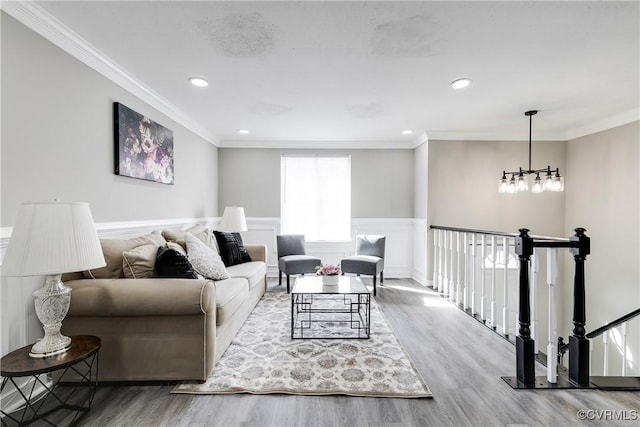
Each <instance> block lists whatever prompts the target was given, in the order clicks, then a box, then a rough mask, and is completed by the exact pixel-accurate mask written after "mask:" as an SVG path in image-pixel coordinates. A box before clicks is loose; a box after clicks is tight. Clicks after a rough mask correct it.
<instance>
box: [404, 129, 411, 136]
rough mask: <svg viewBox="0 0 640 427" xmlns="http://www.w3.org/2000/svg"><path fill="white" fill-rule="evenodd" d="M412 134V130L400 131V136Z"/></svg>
mask: <svg viewBox="0 0 640 427" xmlns="http://www.w3.org/2000/svg"><path fill="white" fill-rule="evenodd" d="M412 133H413V131H412V130H409V129H407V130H403V131H402V134H403V135H411V134H412Z"/></svg>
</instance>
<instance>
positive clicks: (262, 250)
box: [244, 244, 267, 264]
mask: <svg viewBox="0 0 640 427" xmlns="http://www.w3.org/2000/svg"><path fill="white" fill-rule="evenodd" d="M244 247H245V249H246V250H247V252H248V253H249V256H250V257H251V261H262V262H264V263H265V264H266V263H267V245H258V244H250V245H244Z"/></svg>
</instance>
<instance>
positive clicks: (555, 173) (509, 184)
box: [498, 110, 564, 194]
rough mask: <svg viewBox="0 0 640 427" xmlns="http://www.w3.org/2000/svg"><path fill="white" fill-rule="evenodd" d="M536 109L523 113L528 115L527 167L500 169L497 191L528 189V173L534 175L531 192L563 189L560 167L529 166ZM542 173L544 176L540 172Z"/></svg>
mask: <svg viewBox="0 0 640 427" xmlns="http://www.w3.org/2000/svg"><path fill="white" fill-rule="evenodd" d="M537 113H538V111H537V110H531V111H527V112H525V113H524V115H525V116H528V117H529V168H528V169H522V168H518V171H515V172H507V171H502V178H500V181H499V183H498V192H500V193H508V194H514V193H519V192H522V191H528V190H529V187H530V186H529V181H528V180H527V177H528V176H529V175H535V178H534V179H533V182H532V183H531V192H532V193H542V192H545V191H554V192H558V191H564V178H563V177H562V176H561V175H560V169H559V168H555V170H554V169H552V168H551V166H547V167H546V168H544V169H532V168H531V124H532V117H533V116H534V115H535V114H537ZM541 173H544V177H541V176H540V174H541ZM507 175H511V179H508V178H507Z"/></svg>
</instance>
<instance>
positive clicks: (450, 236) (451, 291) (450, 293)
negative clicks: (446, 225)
mask: <svg viewBox="0 0 640 427" xmlns="http://www.w3.org/2000/svg"><path fill="white" fill-rule="evenodd" d="M449 250H450V251H451V258H450V260H451V261H450V262H449V286H448V289H449V292H448V295H449V301H452V300H453V290H454V286H455V285H454V283H455V282H454V281H453V255H454V247H453V231H450V232H449Z"/></svg>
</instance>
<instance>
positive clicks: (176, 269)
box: [155, 246, 198, 279]
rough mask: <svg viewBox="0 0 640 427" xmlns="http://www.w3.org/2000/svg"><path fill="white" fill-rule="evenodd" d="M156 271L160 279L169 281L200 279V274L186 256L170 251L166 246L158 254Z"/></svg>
mask: <svg viewBox="0 0 640 427" xmlns="http://www.w3.org/2000/svg"><path fill="white" fill-rule="evenodd" d="M155 270H156V273H157V274H158V277H165V278H168V279H197V278H198V274H197V273H196V271H195V270H194V269H193V266H192V265H191V263H190V262H189V260H188V259H187V257H186V256H184V255H182V254H181V253H180V252H178V251H176V250H175V249H169V248H166V247H164V246H160V247H159V248H158V252H157V253H156V265H155Z"/></svg>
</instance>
